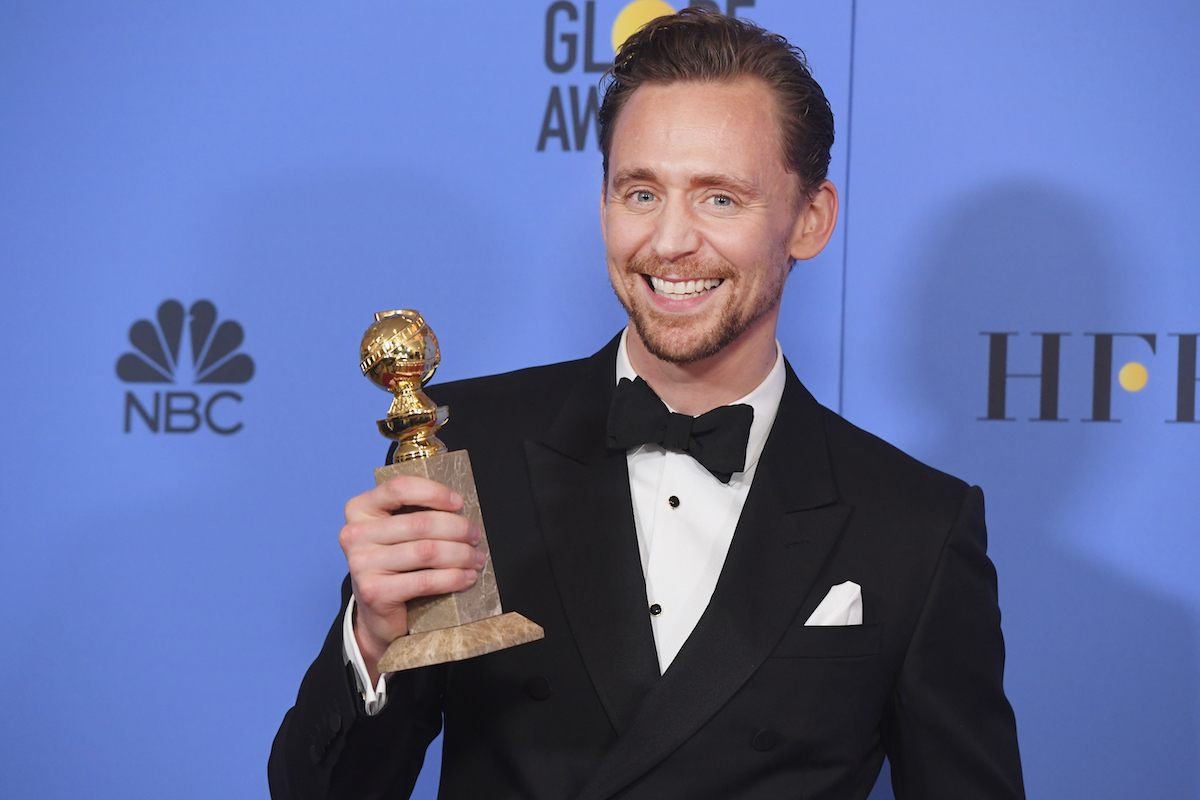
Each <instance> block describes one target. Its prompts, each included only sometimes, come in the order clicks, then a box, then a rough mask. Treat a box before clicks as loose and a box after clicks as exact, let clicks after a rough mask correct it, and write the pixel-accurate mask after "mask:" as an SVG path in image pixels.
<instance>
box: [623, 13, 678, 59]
mask: <svg viewBox="0 0 1200 800" xmlns="http://www.w3.org/2000/svg"><path fill="white" fill-rule="evenodd" d="M674 13H675V9H673V8H671V6H670V5H669V4H667V3H664V2H663V0H634V2H632V3H630V4H629V5H627V6H625V7H624V8H623V9H621V13H620V14H617V19H616V20H615V21H614V22H613V30H612V43H613V52H614V53H616V52H617V51H618V50H620V49H621V45H623V44H625V40H626V39H628V38H629V37H630V36H633V34H635V33H637V32H638V31H639V30H641V28H642V26H643V25H645V24H646V23H647V22H649V21H650V20H652V19H658V18H659V17H664V16H666V15H667V14H674Z"/></svg>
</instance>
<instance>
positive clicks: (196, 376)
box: [117, 300, 254, 436]
mask: <svg viewBox="0 0 1200 800" xmlns="http://www.w3.org/2000/svg"><path fill="white" fill-rule="evenodd" d="M185 334H186V339H187V346H186V347H185V346H184V339H185ZM244 338H245V333H244V331H243V330H242V326H241V325H239V324H238V323H237V322H234V321H233V320H225V321H223V322H221V323H220V324H218V323H217V307H216V306H215V305H213V304H212V303H211V302H210V301H208V300H197V301H196V302H195V303H192V306H191V308H189V309H187V311H186V312H185V311H184V307H183V304H182V303H180V302H179V301H178V300H166V301H164V302H163V303H162V304H161V305H159V307H158V313H157V314H156V315H155V319H154V321H151V320H148V319H139V320H138V321H137V322H135V323H133V325H132V326H131V327H130V328H129V343H130V344H131V345H133V351H132V352H128V353H125V354H124V355H122V356H121V357H120V358H119V359H117V377H118V378H120V379H121V380H122V381H124V382H125V383H134V384H174V385H176V386H180V385H186V384H193V385H195V386H196V387H198V388H199V389H200V390H201V391H187V390H183V389H179V390H167V391H161V390H156V391H154V392H153V393H151V392H150V391H149V387H147V388H146V390H143V391H142V392H141V393H138V392H134V391H126V392H125V432H126V433H129V432H130V431H131V430H132V429H133V427H134V425H133V423H134V420H135V419H136V418H140V419H141V421H142V423H144V427H145V428H146V429H147V430H148V431H150V432H151V433H159V432H162V433H195V432H196V431H199V430H200V429H201V428H203V427H207V428H208V429H209V430H211V431H213V432H214V433H218V434H221V435H225V436H228V435H230V434H234V433H237V432H238V431H240V430H241V429H242V423H241V422H232V421H230V420H229V417H230V416H231V412H230V410H229V409H228V408H227V406H228V404H230V403H241V402H242V396H241V395H240V394H238V393H237V392H234V391H231V390H228V389H223V390H219V391H216V392H206V391H203V390H204V389H207V388H208V387H210V386H214V385H220V384H243V383H247V382H248V381H249V380H250V379H251V378H252V377H254V361H253V360H251V358H250V356H248V355H246V354H245V353H239V352H237V350H238V348H239V347H241V345H242V341H243V340H244Z"/></svg>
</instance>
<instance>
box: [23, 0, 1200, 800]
mask: <svg viewBox="0 0 1200 800" xmlns="http://www.w3.org/2000/svg"><path fill="white" fill-rule="evenodd" d="M673 5H676V6H678V5H680V4H673ZM709 5H713V6H717V7H718V8H719V10H720V11H722V12H725V13H731V14H736V15H738V16H741V17H745V18H749V19H753V20H755V21H757V22H759V23H761V24H763V25H764V26H766V27H768V28H771V29H773V30H776V31H778V32H780V33H782V34H784V35H785V36H787V37H788V38H789V39H790V40H791V41H793V42H794V43H796V44H798V45H799V46H801V47H802V48H804V50H805V51H806V52H807V54H808V57H809V59H810V62H811V64H812V68H813V71H814V73H815V75H816V77H817V78H818V80H819V81H820V82H821V83H822V85H823V86H824V87H825V89H826V92H827V94H828V95H829V98H830V100H831V103H832V106H833V110H834V113H835V115H836V119H837V127H838V140H837V144H836V146H835V149H834V153H833V164H832V167H831V172H830V177H831V178H832V179H833V180H834V182H835V183H837V184H838V186H839V189H840V190H841V193H842V199H843V206H842V216H841V219H840V220H839V229H838V232H837V233H836V235H835V237H834V240H833V241H832V242H831V243H830V246H829V248H828V249H827V250H826V252H825V253H823V254H822V255H821V256H820V257H818V258H816V259H814V260H813V261H811V262H805V263H802V264H800V265H799V266H798V267H797V268H796V270H795V271H794V273H793V274H792V276H791V278H790V281H789V285H788V289H787V293H786V296H785V300H784V309H783V314H782V322H781V327H780V332H779V338H780V340H781V342H782V344H783V347H784V351H785V353H786V354H787V356H788V358H789V359H790V360H791V362H792V364H793V365H794V366H795V367H796V369H797V372H798V373H799V374H800V376H801V378H802V380H804V381H805V382H806V384H807V385H808V386H809V387H810V389H812V391H813V392H814V393H815V394H816V395H817V397H818V399H820V400H821V401H822V402H824V403H825V404H826V405H829V406H830V407H832V408H835V409H838V410H840V411H841V412H842V413H843V414H844V415H845V416H846V417H848V418H849V419H850V420H851V421H852V422H854V423H856V424H858V425H860V426H862V427H865V428H867V429H868V430H871V431H873V432H875V433H877V434H879V435H881V436H883V437H884V438H886V439H888V440H889V441H892V442H893V443H895V444H897V445H899V446H900V447H902V448H904V449H906V450H908V451H909V452H911V453H912V454H914V455H915V456H917V457H918V458H920V459H922V460H924V461H926V462H928V463H930V464H932V465H934V466H936V467H938V468H940V469H944V470H946V471H949V472H952V473H954V474H957V475H959V476H961V477H963V478H964V479H966V480H969V481H971V482H972V483H978V484H980V485H982V486H983V488H984V490H985V492H986V494H987V498H988V520H989V531H990V552H991V554H992V556H993V559H994V560H995V562H996V564H997V567H998V569H999V575H1000V597H1001V607H1002V610H1003V613H1004V627H1005V634H1006V639H1007V644H1008V668H1007V679H1006V685H1007V689H1008V693H1009V696H1010V698H1011V700H1012V703H1013V706H1014V708H1015V710H1016V714H1017V720H1018V725H1019V733H1020V740H1021V749H1022V754H1023V759H1024V764H1025V770H1026V781H1027V786H1028V791H1029V795H1030V797H1037V798H1061V797H1079V798H1131V797H1171V798H1200V767H1198V766H1197V764H1198V763H1200V636H1198V634H1200V544H1198V536H1197V533H1198V523H1197V519H1200V480H1198V479H1200V425H1197V424H1196V413H1197V407H1196V393H1197V377H1198V372H1197V339H1198V336H1200V225H1197V223H1196V219H1197V218H1198V217H1200V188H1197V187H1200V158H1198V157H1197V156H1196V153H1195V141H1196V133H1195V132H1196V130H1197V129H1198V128H1200V100H1198V99H1197V98H1200V58H1197V56H1196V48H1195V42H1196V41H1197V40H1198V38H1200V10H1198V9H1197V7H1196V6H1195V5H1194V4H1192V3H1186V2H1182V1H1181V2H1157V3H1153V2H1152V3H1138V4H1135V3H1132V2H1124V3H1105V2H1100V3H1096V2H1093V3H1086V4H1085V3H1080V2H1068V1H1067V0H1062V1H1060V2H1053V3H1033V2H1023V3H1009V4H1003V5H999V6H996V5H990V6H986V7H985V6H978V5H973V4H960V3H950V2H928V3H922V4H902V3H888V2H883V0H860V1H859V2H852V1H851V0H720V2H719V3H710V4H709ZM668 9H669V6H668V5H667V4H666V3H663V2H657V1H656V0H655V1H651V0H640V2H625V0H594V1H593V0H558V1H557V2H555V1H554V0H542V1H541V2H538V1H537V0H530V1H525V0H522V2H493V3H467V2H458V3H446V2H439V3H434V2H415V1H414V2H407V1H405V0H370V1H368V0H356V1H355V2H345V3H336V4H331V3H322V2H312V1H308V2H298V3H281V2H272V1H271V0H242V2H237V3H234V2H228V1H227V0H217V1H215V2H207V3H188V4H164V3H152V2H136V3H135V2H112V3H103V4H101V3H83V2H76V3H72V2H60V3H43V2H30V1H27V0H10V2H6V3H4V4H3V5H2V6H0V267H2V269H3V272H2V279H0V280H2V282H0V330H2V331H3V336H4V347H3V349H2V350H0V374H3V376H4V378H3V381H4V392H3V394H2V395H0V452H2V453H3V475H4V479H3V481H2V482H0V503H2V504H3V518H4V522H3V526H2V528H0V530H2V533H0V635H2V637H3V640H4V643H5V644H4V646H3V647H2V648H0V718H3V719H4V720H5V721H6V725H5V732H4V733H3V734H2V735H0V738H2V739H3V741H4V748H3V755H0V765H2V766H0V795H3V796H4V797H30V798H33V797H36V798H72V799H74V798H78V797H94V798H129V797H136V798H151V797H173V798H197V799H199V798H206V799H207V798H212V797H239V798H240V797H246V798H253V797H258V798H261V797H265V796H266V794H267V790H266V777H265V771H266V766H265V765H266V759H267V754H268V751H269V748H270V744H271V739H272V737H273V735H274V733H275V729H276V727H277V726H278V724H279V721H280V719H281V718H282V716H283V714H284V712H285V711H286V710H287V708H288V707H289V706H290V705H291V703H292V700H293V698H294V696H295V691H296V688H297V686H298V685H299V681H300V678H301V676H302V675H303V673H304V670H305V669H306V668H307V666H308V664H309V662H310V661H311V659H312V658H313V657H314V656H315V654H316V652H317V650H318V649H319V647H320V644H321V641H322V639H323V637H324V635H325V633H326V631H327V629H328V626H329V623H330V621H331V620H332V619H333V617H334V615H335V614H336V613H337V607H338V589H339V585H340V582H341V579H342V576H343V574H344V571H345V563H344V560H343V558H342V556H341V552H340V549H339V548H338V544H337V532H338V529H339V527H340V526H341V522H342V519H341V515H342V507H343V505H344V504H345V501H346V500H347V499H348V498H349V497H351V496H352V495H354V494H357V493H358V492H360V491H363V490H364V489H366V488H368V487H369V486H371V485H373V482H372V476H371V470H372V469H373V468H374V467H375V466H376V465H378V464H379V463H380V462H381V461H382V458H383V454H384V451H385V449H386V444H387V442H386V441H385V440H384V439H382V438H381V437H380V436H379V434H378V432H377V431H376V429H375V422H374V421H375V420H376V419H378V418H380V417H382V416H383V415H384V414H385V413H386V410H387V406H388V402H389V398H388V396H387V395H385V394H384V393H382V392H380V391H379V390H378V389H376V388H375V387H374V386H372V385H371V384H370V383H369V382H368V381H366V380H364V379H363V378H362V376H361V374H360V372H359V369H358V349H357V348H358V342H359V338H360V336H361V334H362V332H363V330H364V329H365V328H366V326H367V325H368V324H369V323H370V322H371V321H372V315H373V313H374V312H376V311H380V310H385V309H392V308H404V307H412V308H418V309H420V310H421V311H422V312H423V313H424V315H425V317H426V318H427V319H428V320H429V322H430V324H431V325H432V326H433V328H434V330H435V331H436V332H437V334H438V336H439V338H440V340H441V345H442V354H443V365H442V367H441V370H440V371H439V373H438V376H437V379H438V380H449V379H456V378H463V377H469V376H474V375H483V374H488V373H494V372H501V371H506V370H511V369H516V368H519V367H524V366H529V365H534V364H542V363H547V362H551V361H558V360H563V359H570V358H578V357H581V356H584V355H587V354H589V353H591V352H593V351H594V350H595V349H597V348H599V347H600V346H601V345H603V344H604V343H605V342H606V341H607V340H608V339H609V337H611V336H612V335H613V334H614V333H615V332H616V331H617V330H619V329H620V327H621V326H622V324H623V314H622V312H621V309H620V307H619V306H618V304H617V302H616V300H615V299H614V297H613V295H612V292H611V289H610V288H609V286H608V282H607V278H606V273H605V268H604V251H603V245H602V242H601V239H600V232H599V225H598V201H599V191H600V184H601V173H600V158H599V153H598V150H597V143H596V131H595V109H596V103H597V93H596V84H597V80H598V79H599V77H600V75H601V74H602V72H603V70H604V69H605V68H606V67H607V65H608V64H609V63H611V60H612V54H613V47H614V43H618V44H619V42H620V41H622V40H623V37H624V36H626V35H627V34H628V32H629V31H630V30H632V29H634V28H636V26H637V25H639V24H641V22H643V21H644V20H645V19H646V18H649V17H650V16H653V15H654V14H657V13H662V12H663V11H664V10H668ZM451 424H453V423H451ZM485 512H486V509H485ZM501 580H502V578H501ZM438 763H439V749H438V745H437V744H436V743H435V746H434V747H433V748H432V749H431V751H430V754H429V758H428V759H427V765H426V769H425V772H424V773H423V775H422V778H421V782H420V784H419V786H418V789H417V794H416V796H417V797H421V798H432V797H433V796H434V795H435V793H436V787H437V781H438ZM885 782H886V781H884V782H881V783H885ZM873 797H876V798H885V797H890V790H889V789H887V788H886V787H885V786H882V785H881V786H879V787H877V789H876V792H875V794H874V795H873Z"/></svg>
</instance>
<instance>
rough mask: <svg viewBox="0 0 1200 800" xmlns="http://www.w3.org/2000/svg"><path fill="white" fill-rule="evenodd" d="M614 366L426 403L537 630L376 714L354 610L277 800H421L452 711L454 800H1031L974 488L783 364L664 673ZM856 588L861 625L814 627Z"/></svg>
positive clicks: (508, 378) (446, 670)
mask: <svg viewBox="0 0 1200 800" xmlns="http://www.w3.org/2000/svg"><path fill="white" fill-rule="evenodd" d="M615 353H616V340H614V341H613V342H611V343H610V344H609V345H608V346H607V347H606V348H605V349H604V350H602V351H601V352H599V353H598V354H596V355H595V356H593V357H592V358H590V359H586V360H583V361H576V362H569V363H564V364H556V365H552V366H547V367H539V368H535V369H529V370H523V371H520V372H515V373H510V374H507V375H500V376H495V377H490V378H481V379H478V380H471V381H463V382H460V383H452V384H447V385H443V386H439V387H435V388H434V389H432V390H430V393H431V394H432V395H433V396H434V397H435V398H436V400H437V401H438V402H440V403H444V404H448V405H449V406H450V409H451V422H450V423H449V424H448V425H447V426H446V428H445V429H443V433H444V436H443V438H444V440H445V441H446V443H447V445H448V446H449V447H450V448H451V449H458V448H464V447H465V448H468V449H469V451H470V454H471V460H472V464H473V467H474V472H475V478H476V483H477V484H478V488H479V498H480V503H481V505H482V508H483V513H484V518H485V520H486V523H487V529H488V538H489V540H490V543H491V549H492V557H493V559H494V560H495V566H496V575H497V576H498V580H499V583H500V591H501V596H502V599H503V603H504V608H505V610H506V611H519V612H521V613H522V614H524V615H525V616H527V617H529V618H530V619H532V620H534V621H536V622H538V623H540V624H541V625H542V626H544V627H545V629H546V638H545V639H544V640H542V641H539V642H534V643H531V644H526V645H522V646H520V647H516V648H512V649H510V650H505V651H501V652H498V653H492V654H490V655H487V656H482V657H480V658H476V659H472V660H469V661H464V662H459V663H456V664H451V665H443V666H437V667H428V668H424V669H419V670H413V671H410V672H404V673H397V674H395V675H394V676H392V677H391V678H390V679H389V683H388V698H389V700H388V704H387V706H386V707H385V708H384V709H383V711H382V712H381V713H380V714H379V715H377V716H375V717H366V716H365V715H364V714H363V713H362V710H361V706H362V702H361V698H359V697H358V696H357V692H356V691H355V686H354V681H353V678H352V677H350V674H349V673H348V670H347V668H346V666H345V665H344V664H343V658H342V643H341V629H342V624H341V618H340V616H339V618H338V620H337V621H336V622H335V623H334V625H333V627H332V629H331V630H330V633H329V636H328V638H327V639H326V642H325V646H324V648H323V649H322V651H321V653H320V655H319V656H318V657H317V660H316V661H315V662H314V663H313V665H312V667H311V668H310V669H309V671H308V673H307V675H306V676H305V678H304V681H303V683H302V685H301V687H300V692H299V695H298V697H297V700H296V705H295V707H293V708H292V709H291V710H290V711H289V712H288V714H287V716H286V717H285V718H284V721H283V725H282V727H281V728H280V730H279V733H278V735H277V737H276V739H275V743H274V747H273V748H272V752H271V761H270V765H269V769H268V772H269V776H270V782H271V793H272V796H273V797H275V798H277V800H282V798H291V799H293V800H301V798H325V797H347V798H357V799H358V800H362V799H363V798H374V797H379V798H385V797H386V798H392V797H407V796H408V793H409V792H410V791H411V788H412V785H413V783H414V781H415V780H416V775H417V772H418V771H419V769H420V767H421V763H422V759H423V754H424V750H425V747H426V745H427V744H428V743H429V741H430V740H431V739H433V737H434V736H436V735H437V732H438V730H439V729H440V728H441V726H442V720H443V718H444V720H445V738H444V741H443V766H442V776H441V795H440V796H441V797H444V798H538V799H539V800H540V799H541V798H546V799H547V800H549V799H550V798H553V799H554V800H565V799H566V798H577V799H578V800H602V799H603V798H613V797H620V798H627V799H628V800H634V798H639V799H640V798H689V799H696V798H722V799H724V798H735V797H736V798H769V799H770V800H779V799H780V798H812V799H813V800H816V799H817V798H821V799H824V798H831V799H832V798H838V799H839V800H840V799H842V798H846V799H847V800H848V799H849V798H865V797H866V796H867V795H868V793H869V792H870V790H871V787H872V785H873V784H874V782H875V779H876V776H877V775H878V772H879V769H880V766H881V764H882V761H883V758H884V755H885V753H886V754H887V755H888V756H889V758H890V760H891V764H892V780H893V786H894V790H895V793H896V796H897V798H898V800H903V799H904V798H929V799H931V800H932V799H934V798H946V799H947V800H963V798H972V799H973V800H977V799H979V798H1017V797H1022V796H1023V790H1022V782H1021V767H1020V760H1019V756H1018V753H1017V742H1016V730H1015V723H1014V720H1013V714H1012V710H1011V708H1010V706H1009V704H1008V701H1007V700H1006V699H1005V696H1004V691H1003V686H1002V682H1003V669H1004V643H1003V639H1002V637H1001V633H1000V612H999V609H998V607H997V600H996V577H995V571H994V569H993V567H992V564H991V562H990V561H989V560H988V558H987V555H986V553H985V548H986V534H985V531H984V522H983V498H982V494H981V493H980V491H979V490H978V489H975V488H968V487H967V486H966V485H965V484H964V483H962V482H961V481H959V480H957V479H955V478H952V477H950V476H947V475H945V474H942V473H940V472H937V471H935V470H933V469H931V468H929V467H926V466H924V465H923V464H920V463H918V462H917V461H914V460H913V459H911V458H909V457H908V456H906V455H904V454H903V453H901V452H899V451H898V450H896V449H895V448H893V447H891V446H889V445H887V444H885V443H884V442H882V441H880V440H879V439H877V438H875V437H873V436H871V435H869V434H867V433H864V432H863V431H861V430H859V429H857V428H855V427H853V426H852V425H850V424H849V423H847V422H845V421H844V420H842V419H841V418H840V417H838V416H837V415H836V414H834V413H832V412H831V411H828V410H826V409H824V408H822V407H821V406H820V405H818V404H817V402H816V401H815V400H814V399H813V398H812V396H811V395H810V394H809V393H808V392H807V391H806V390H805V389H804V387H803V386H802V385H801V384H800V382H799V380H797V378H796V376H795V374H794V373H793V372H792V371H791V368H790V367H789V368H788V372H787V384H786V388H785V390H784V394H783V400H782V403H781V406H780V409H779V413H778V416H777V418H776V420H775V424H774V427H773V428H772V430H771V433H770V437H769V438H768V441H767V444H766V448H765V449H764V451H763V454H762V457H761V460H760V462H759V466H758V471H757V473H756V475H755V478H754V484H753V486H752V488H751V490H750V494H749V496H748V498H747V500H746V504H745V507H744V509H743V512H742V516H741V519H740V521H739V522H738V526H737V530H736V533H735V535H734V538H733V543H732V545H731V546H730V548H729V554H728V557H727V559H726V562H725V565H724V568H723V570H722V572H721V577H720V580H719V581H718V583H717V587H716V590H715V591H714V593H713V596H712V601H711V602H710V604H709V606H708V608H707V610H706V611H705V613H704V615H703V617H702V618H701V620H700V622H699V624H698V625H697V626H696V629H695V631H694V632H693V633H692V635H691V638H689V639H688V641H687V642H686V644H685V645H684V647H683V649H682V650H681V651H680V652H679V654H678V656H677V657H676V658H675V660H674V662H673V663H672V664H671V666H670V668H669V669H668V670H667V671H666V673H664V674H662V675H661V676H660V674H659V671H658V661H657V658H656V655H655V648H654V639H653V635H652V633H651V627H650V620H649V612H648V609H647V606H646V591H645V585H644V582H643V578H642V571H641V561H640V557H639V554H638V545H637V539H636V533H635V530H634V523H633V509H632V504H631V499H630V493H629V481H628V476H627V471H626V460H625V453H624V451H610V450H607V449H605V446H604V439H605V423H606V419H607V414H608V407H609V399H610V396H611V394H612V390H613V385H614V382H615V379H614V374H615V373H614V369H615V367H614V358H615ZM847 580H852V581H854V582H855V583H858V584H859V585H860V586H861V587H862V593H863V609H864V611H863V613H864V620H863V622H864V624H862V625H861V626H849V627H806V626H805V625H804V621H805V620H806V619H807V618H808V616H809V615H810V614H811V613H812V611H813V609H815V608H816V606H817V605H818V604H819V603H820V602H821V600H822V599H823V598H824V596H825V594H826V592H827V591H828V590H829V588H830V587H831V586H833V585H835V584H839V583H842V582H843V581H847ZM348 593H349V582H348V580H347V583H346V584H345V585H344V586H343V602H342V608H343V609H344V608H345V600H346V598H347V597H348Z"/></svg>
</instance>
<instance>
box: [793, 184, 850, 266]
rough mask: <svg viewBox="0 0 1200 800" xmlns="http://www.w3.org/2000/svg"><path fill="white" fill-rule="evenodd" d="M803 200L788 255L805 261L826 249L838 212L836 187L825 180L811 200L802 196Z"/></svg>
mask: <svg viewBox="0 0 1200 800" xmlns="http://www.w3.org/2000/svg"><path fill="white" fill-rule="evenodd" d="M800 202H801V203H802V204H803V207H802V208H801V209H800V213H799V214H798V215H797V217H796V226H795V228H793V229H792V240H791V244H790V246H789V247H788V255H790V256H791V257H792V258H794V259H796V260H798V261H803V260H805V259H808V258H812V257H813V256H815V255H816V254H817V253H820V252H821V251H822V250H824V249H825V245H826V244H828V243H829V237H830V236H832V235H833V228H834V226H835V225H837V215H838V193H837V187H836V186H834V185H833V183H832V182H831V181H822V182H821V185H820V186H818V187H817V188H816V191H814V192H813V194H812V198H811V199H809V200H807V201H805V200H804V199H803V197H802V198H801V201H800Z"/></svg>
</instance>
